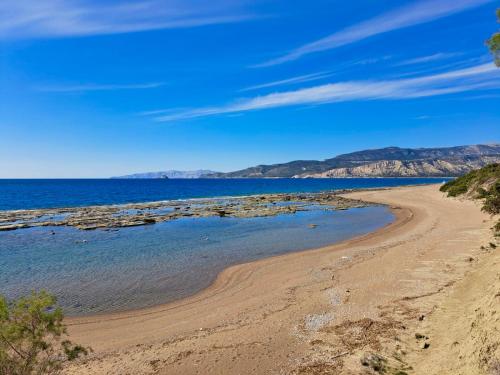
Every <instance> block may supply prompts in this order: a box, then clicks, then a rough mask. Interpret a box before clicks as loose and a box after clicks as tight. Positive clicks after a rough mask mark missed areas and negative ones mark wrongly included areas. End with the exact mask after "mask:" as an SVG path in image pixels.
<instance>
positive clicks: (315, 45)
mask: <svg viewBox="0 0 500 375" xmlns="http://www.w3.org/2000/svg"><path fill="white" fill-rule="evenodd" d="M491 1H493V0H423V1H418V2H415V3H413V4H410V5H406V6H403V7H401V8H398V9H396V10H393V11H390V12H387V13H384V14H381V15H379V16H377V17H374V18H372V19H369V20H366V21H363V22H361V23H358V24H355V25H352V26H349V27H347V28H345V29H342V30H340V31H337V32H335V33H333V34H331V35H329V36H327V37H325V38H322V39H319V40H316V41H314V42H311V43H308V44H305V45H303V46H301V47H299V48H296V49H294V50H292V51H291V52H289V53H287V54H285V55H284V56H281V57H279V58H276V59H273V60H270V61H267V62H264V63H262V64H259V65H257V67H265V66H271V65H277V64H282V63H285V62H288V61H292V60H297V59H299V58H301V57H302V56H305V55H308V54H311V53H315V52H320V51H325V50H329V49H333V48H337V47H341V46H344V45H347V44H351V43H354V42H358V41H360V40H363V39H366V38H369V37H372V36H375V35H379V34H383V33H386V32H389V31H394V30H398V29H402V28H405V27H410V26H415V25H419V24H422V23H426V22H431V21H434V20H437V19H439V18H443V17H447V16H450V15H452V14H455V13H459V12H462V11H465V10H467V9H471V8H475V7H478V6H480V5H483V4H486V3H489V2H491Z"/></svg>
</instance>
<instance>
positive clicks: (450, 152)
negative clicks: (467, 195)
mask: <svg viewBox="0 0 500 375" xmlns="http://www.w3.org/2000/svg"><path fill="white" fill-rule="evenodd" d="M493 162H500V144H490V145H472V146H457V147H441V148H399V147H386V148H381V149H374V150H364V151H357V152H352V153H349V154H343V155H339V156H336V157H334V158H331V159H326V160H322V161H318V160H296V161H292V162H289V163H283V164H272V165H258V166H256V167H251V168H246V169H243V170H240V171H235V172H230V173H214V174H208V175H205V176H203V177H210V178H252V177H253V178H263V177H264V178H266V177H268V178H278V177H282V178H284V177H288V178H291V177H293V178H329V177H429V176H435V177H443V176H460V175H463V174H464V173H467V172H470V171H471V170H474V169H477V168H481V167H483V166H485V165H487V164H489V163H493Z"/></svg>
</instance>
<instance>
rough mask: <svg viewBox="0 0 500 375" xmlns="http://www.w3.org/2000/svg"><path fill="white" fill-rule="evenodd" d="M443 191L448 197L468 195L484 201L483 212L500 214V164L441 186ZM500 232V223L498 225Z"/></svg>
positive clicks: (497, 229) (473, 172) (488, 166)
mask: <svg viewBox="0 0 500 375" xmlns="http://www.w3.org/2000/svg"><path fill="white" fill-rule="evenodd" d="M441 191H444V192H447V193H448V196H451V197H456V196H459V195H467V196H469V197H471V198H474V199H483V200H484V203H483V210H484V211H485V212H488V213H490V214H492V215H498V214H500V164H499V163H494V164H490V165H487V166H486V167H483V168H481V169H478V170H475V171H472V172H470V173H467V174H466V175H464V176H462V177H459V178H457V179H455V180H452V181H449V182H447V183H446V184H444V185H443V186H441ZM495 228H496V231H497V232H500V221H499V222H498V223H497V225H496V227H495Z"/></svg>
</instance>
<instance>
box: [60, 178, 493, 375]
mask: <svg viewBox="0 0 500 375" xmlns="http://www.w3.org/2000/svg"><path fill="white" fill-rule="evenodd" d="M348 197H349V198H355V199H363V200H366V201H371V202H376V203H385V204H388V205H391V206H392V207H393V210H394V212H395V213H396V215H397V220H396V222H395V223H393V224H391V225H389V226H387V227H385V228H383V229H381V230H379V231H377V232H375V233H372V234H369V235H366V236H363V237H360V238H356V239H353V240H350V241H346V242H343V243H340V244H337V245H334V246H329V247H325V248H322V249H317V250H309V251H305V252H301V253H294V254H287V255H283V256H279V257H274V258H268V259H263V260H260V261H256V262H252V263H248V264H242V265H238V266H234V267H231V268H229V269H227V270H225V271H224V272H222V273H221V274H220V275H219V277H218V278H217V280H216V282H215V283H214V284H213V285H212V286H211V287H209V288H208V289H206V290H204V291H202V292H200V293H199V294H197V295H195V296H193V297H190V298H187V299H184V300H181V301H178V302H174V303H170V304H167V305H162V306H158V307H154V308H150V309H144V310H138V311H132V312H128V313H119V314H109V315H101V316H93V317H85V318H74V319H68V321H67V323H68V325H69V333H70V335H71V339H72V340H74V341H75V342H79V343H82V344H85V345H90V346H92V347H93V349H94V351H95V353H94V354H93V355H92V356H91V357H90V358H89V359H87V360H85V361H84V362H81V363H77V364H74V365H72V366H71V367H69V368H67V369H66V373H68V374H358V373H364V372H366V371H369V370H368V367H366V366H363V365H361V362H360V358H362V357H363V356H365V355H366V353H375V354H377V355H380V357H381V358H383V362H384V366H386V368H387V373H395V372H396V371H401V370H403V371H406V372H407V373H409V374H410V373H421V374H460V373H463V374H476V373H477V374H480V373H487V372H485V371H487V368H488V367H490V366H491V362H492V358H494V357H495V356H496V355H498V354H499V353H498V352H499V344H498V342H500V340H498V339H499V338H500V337H499V335H498V332H499V330H500V329H499V320H498V319H499V316H498V315H500V314H494V313H492V311H497V310H498V309H497V308H498V304H499V301H500V298H499V297H498V296H497V293H498V292H499V291H500V288H499V286H500V280H499V277H498V269H499V267H498V261H499V256H498V253H499V251H498V250H493V249H489V248H488V246H489V245H488V244H489V243H490V242H493V239H492V233H491V231H490V227H491V226H492V223H493V221H492V219H491V218H490V217H489V216H487V215H486V214H484V213H482V212H481V211H480V208H479V205H478V204H477V203H475V202H471V201H459V200H455V199H449V198H445V197H444V195H443V194H442V193H440V192H439V191H438V188H437V186H436V185H431V186H424V187H403V188H395V189H390V190H379V191H365V192H356V193H351V194H349V195H348ZM481 246H484V247H485V248H483V249H481ZM474 290H475V291H476V292H477V293H474ZM490 294H491V296H490ZM480 297H482V298H484V300H481V299H480ZM478 308H479V309H481V308H482V309H484V310H485V311H482V310H481V311H480V312H481V314H479V315H478V310H477V309H478ZM474 321H476V325H475V326H474V325H473V328H472V330H473V331H474V327H476V328H475V329H476V331H474V332H473V333H474V334H473V335H472V336H473V337H471V334H470V333H471V328H470V327H471V324H472V322H474ZM448 327H450V328H449V329H448ZM417 337H418V338H417ZM495 342H496V346H495ZM484 345H486V346H487V347H488V348H485V349H484V350H483V349H482V348H483V346H484ZM424 347H425V349H424ZM481 350H483V351H481ZM457 353H458V354H457ZM485 356H489V359H485V358H484V357H485ZM422 358H433V359H434V360H426V361H425V363H423V361H422ZM363 371H364V372H363ZM367 373H370V372H367Z"/></svg>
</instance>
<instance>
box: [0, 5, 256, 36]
mask: <svg viewBox="0 0 500 375" xmlns="http://www.w3.org/2000/svg"><path fill="white" fill-rule="evenodd" d="M246 2H247V0H233V1H230V0H212V1H210V2H205V1H200V0H142V1H138V0H128V1H122V2H116V1H92V0H2V1H1V2H0V38H25V37H65V36H85V35H99V34H116V33H127V32H138V31H146V30H155V29H167V28H182V27H195V26H204V25H211V24H221V23H231V22H240V21H243V20H248V19H251V18H255V17H256V15H255V14H253V13H251V12H248V11H246V9H245V5H246Z"/></svg>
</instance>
